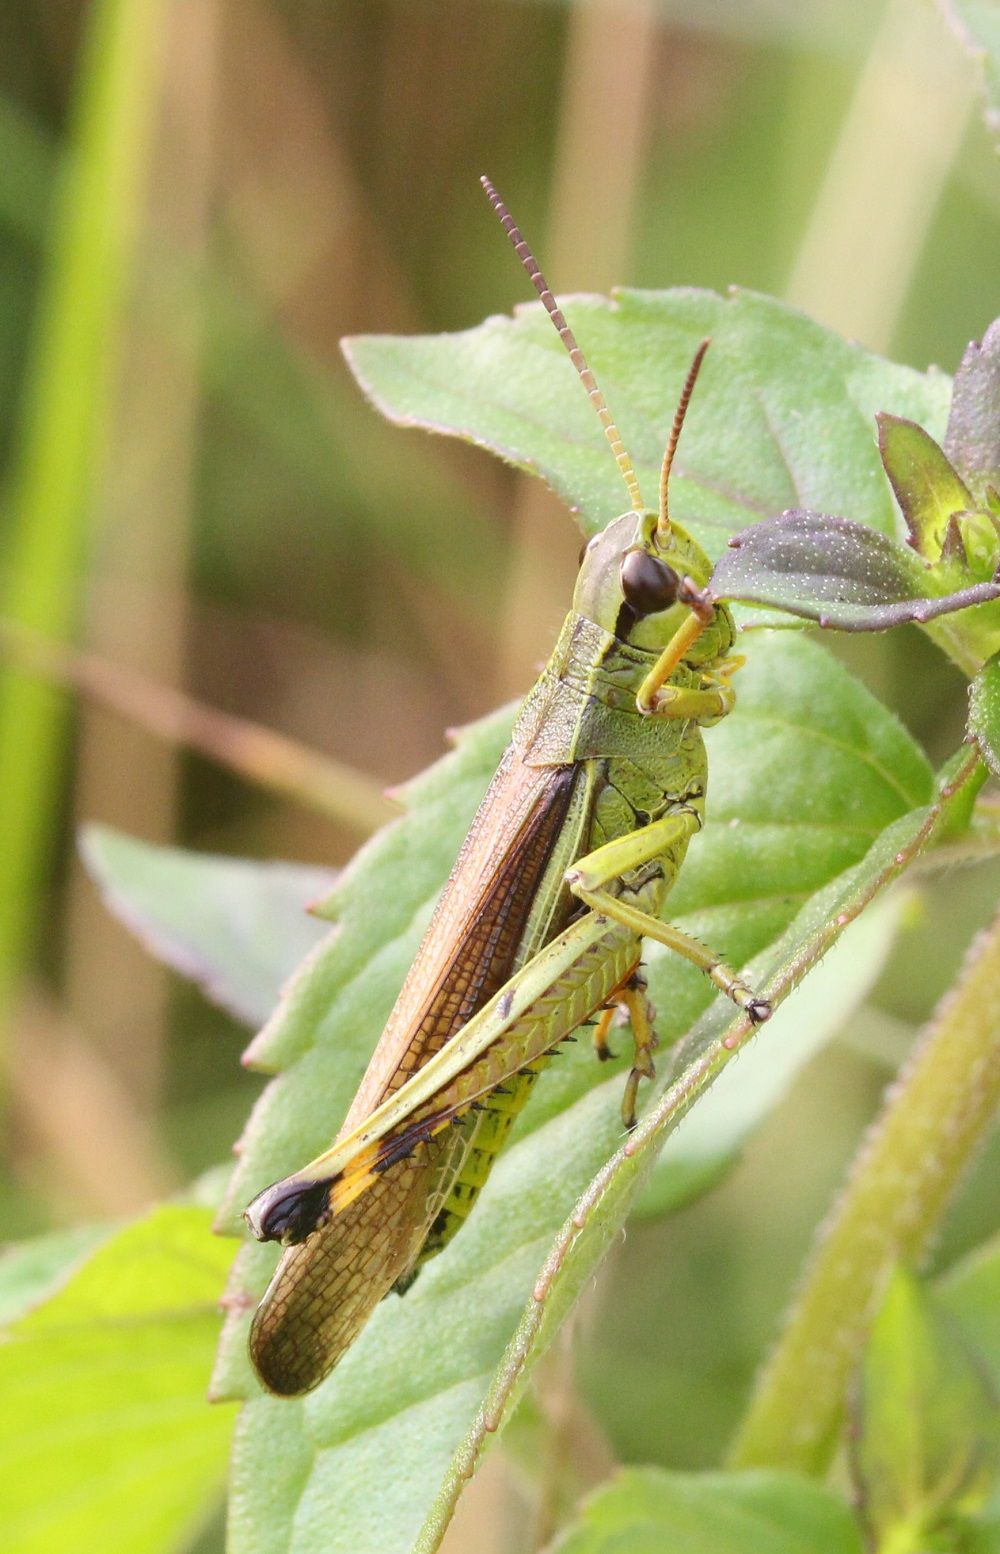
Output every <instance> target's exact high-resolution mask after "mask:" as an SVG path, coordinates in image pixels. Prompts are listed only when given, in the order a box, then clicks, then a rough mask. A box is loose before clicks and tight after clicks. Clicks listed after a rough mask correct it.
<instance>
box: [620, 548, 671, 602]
mask: <svg viewBox="0 0 1000 1554" xmlns="http://www.w3.org/2000/svg"><path fill="white" fill-rule="evenodd" d="M621 584H622V593H623V594H624V595H625V602H626V603H627V604H629V605H631V607H632V609H633V610H634V611H635V613H636V614H637V615H655V614H656V612H657V610H666V609H669V607H670V605H672V604H676V603H677V591H678V589H679V588H680V586H681V580H680V578H679V577H678V576H677V573H676V572H675V571H674V569H673V567H668V566H667V564H666V562H665V561H658V560H657V559H656V557H655V556H650V555H649V554H648V553H647V552H646V551H644V550H631V551H629V553H628V555H627V556H626V557H625V559H624V560H623V562H622V568H621Z"/></svg>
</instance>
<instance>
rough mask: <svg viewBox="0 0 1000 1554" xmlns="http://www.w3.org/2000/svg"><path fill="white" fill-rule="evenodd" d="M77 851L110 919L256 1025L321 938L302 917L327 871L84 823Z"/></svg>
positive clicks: (323, 887) (318, 926) (324, 890)
mask: <svg viewBox="0 0 1000 1554" xmlns="http://www.w3.org/2000/svg"><path fill="white" fill-rule="evenodd" d="M80 850H81V852H82V854H83V859H84V862H85V863H86V865H87V867H88V869H89V871H90V873H91V875H92V877H93V879H94V880H95V882H96V884H97V885H98V887H99V889H100V890H101V892H102V894H103V896H104V899H105V901H106V903H107V905H108V906H109V908H110V909H111V911H112V912H114V913H115V915H116V916H117V917H118V918H120V919H121V921H122V922H123V923H124V924H125V925H126V927H128V928H130V929H131V930H132V931H133V933H135V934H136V935H137V936H138V938H140V939H141V940H142V941H143V943H144V944H145V945H146V946H147V947H148V948H149V950H150V951H151V952H152V954H154V955H155V956H156V957H157V958H158V959H159V960H162V961H163V962H164V963H165V964H166V965H168V966H172V967H173V968H174V970H175V971H179V972H180V973H181V975H182V976H186V977H190V978H191V980H192V981H194V982H197V983H198V985H199V986H200V987H201V988H202V989H203V990H204V992H205V993H206V995H207V996H208V997H209V998H211V999H213V1000H214V1001H215V1002H216V1003H219V1004H221V1005H222V1006H223V1008H225V1009H228V1010H229V1011H230V1013H232V1014H234V1015H235V1016H236V1018H237V1019H238V1020H242V1021H244V1022H245V1023H246V1024H247V1025H250V1026H253V1027H254V1028H256V1027H257V1026H259V1025H262V1024H263V1022H264V1021H265V1020H266V1019H267V1017H268V1015H269V1014H270V1013H271V1011H272V1010H273V1008H274V1006H275V1004H276V1003H277V1001H278V998H279V997H280V994H281V990H282V988H283V987H284V985H285V983H286V982H287V980H288V978H289V977H290V976H291V974H292V972H293V971H294V970H295V968H296V967H297V966H298V965H299V964H300V962H301V961H302V960H303V959H304V957H305V956H306V955H307V954H308V953H309V951H310V950H312V949H313V948H314V946H315V945H316V944H318V943H319V941H320V939H321V938H322V937H323V935H324V934H325V933H327V932H328V930H327V928H326V927H325V925H324V924H322V923H318V922H317V921H316V919H315V918H313V917H310V916H309V915H308V913H307V911H306V908H307V906H308V905H309V903H310V902H312V901H314V900H316V898H317V897H321V896H325V895H327V894H328V893H329V891H330V889H331V887H332V885H333V882H334V879H335V875H334V873H333V871H332V870H330V869H320V868H309V867H306V866H304V865H302V864H294V863H254V862H251V861H250V860H249V859H245V858H220V857H212V856H211V855H208V854H197V853H189V852H183V851H181V850H180V849H178V848H176V847H155V846H152V845H151V844H150V843H149V842H139V841H136V840H135V839H134V838H132V837H129V836H123V835H122V833H121V832H119V831H113V830H112V829H111V828H110V827H108V826H87V827H86V828H85V829H84V831H83V833H82V836H81V840H80Z"/></svg>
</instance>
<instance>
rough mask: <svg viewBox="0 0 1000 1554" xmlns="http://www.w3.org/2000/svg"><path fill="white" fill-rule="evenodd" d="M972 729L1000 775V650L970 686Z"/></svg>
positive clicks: (984, 752)
mask: <svg viewBox="0 0 1000 1554" xmlns="http://www.w3.org/2000/svg"><path fill="white" fill-rule="evenodd" d="M969 733H970V734H971V735H972V737H973V739H974V740H975V742H976V745H977V747H978V749H979V753H980V755H981V756H982V758H983V760H984V761H985V762H986V764H987V766H988V767H989V769H990V771H991V772H992V773H993V775H994V777H1000V653H997V654H996V655H995V656H994V657H993V658H991V659H990V661H989V663H988V664H984V665H983V667H982V669H980V671H979V673H978V674H977V675H976V677H975V679H974V680H973V682H972V684H971V686H970V687H969Z"/></svg>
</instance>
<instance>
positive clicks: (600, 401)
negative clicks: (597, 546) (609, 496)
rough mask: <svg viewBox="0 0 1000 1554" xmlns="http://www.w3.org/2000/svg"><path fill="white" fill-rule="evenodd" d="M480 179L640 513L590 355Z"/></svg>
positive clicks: (638, 496) (503, 209)
mask: <svg viewBox="0 0 1000 1554" xmlns="http://www.w3.org/2000/svg"><path fill="white" fill-rule="evenodd" d="M479 182H480V183H481V184H482V186H483V188H484V189H485V190H486V193H487V196H488V198H489V202H490V204H491V205H492V206H493V209H494V210H495V211H496V213H497V215H498V216H499V217H500V225H501V226H502V227H503V229H504V231H505V232H506V234H507V236H508V237H509V238H510V240H511V242H512V243H513V245H514V252H515V253H516V254H517V257H518V258H519V259H520V261H521V263H522V264H523V265H524V268H525V269H526V270H527V272H528V276H529V278H530V280H531V283H532V285H533V286H534V288H535V290H536V291H537V293H538V295H539V297H540V298H541V299H542V302H543V304H544V306H545V309H546V311H547V313H548V315H549V317H550V318H551V320H552V322H553V323H554V324H555V326H556V329H557V330H558V331H559V338H560V340H561V341H562V343H563V345H564V346H565V347H566V349H567V351H568V352H569V359H570V361H571V362H572V363H573V366H574V367H575V368H576V370H577V372H578V373H579V374H580V378H581V379H582V381H583V386H584V388H585V389H586V390H587V393H588V395H589V397H590V403H591V404H592V405H593V407H594V409H595V410H596V411H597V414H598V416H599V417H600V422H601V425H602V426H603V427H604V435H605V437H606V438H607V439H608V442H609V443H610V444H611V452H612V453H613V454H614V456H615V459H616V461H617V464H618V468H619V469H620V470H621V473H622V479H623V480H624V482H625V484H626V486H627V487H628V494H629V500H630V501H631V503H632V507H633V509H634V511H635V512H637V513H641V512H645V506H644V503H643V500H642V496H641V494H640V492H639V482H638V480H637V479H636V475H635V470H634V469H633V468H632V460H631V459H630V458H629V456H628V454H627V453H626V451H625V444H624V443H623V442H622V439H621V433H620V432H619V430H618V428H617V426H616V425H615V423H614V419H613V417H612V415H611V411H610V410H609V409H608V406H607V401H606V400H605V398H604V395H603V394H602V393H601V391H600V389H599V388H598V386H597V379H596V378H595V377H594V374H593V373H592V372H591V370H590V368H589V367H588V365H587V358H586V357H585V356H584V354H583V352H582V351H581V349H580V347H579V346H578V345H577V343H576V336H575V335H574V334H573V331H572V329H570V327H569V325H568V324H567V322H566V319H565V317H564V316H563V312H562V309H561V308H560V306H559V304H558V303H557V302H556V299H555V297H554V296H553V295H552V292H551V291H550V289H549V284H548V282H547V281H546V279H545V276H544V275H543V274H542V272H541V270H540V269H539V268H538V262H537V260H536V259H535V256H534V254H533V253H532V252H531V249H530V248H529V247H528V245H527V243H526V242H525V241H524V238H523V237H522V236H521V232H520V230H519V228H518V227H516V226H515V225H514V218H513V217H512V216H511V214H510V211H509V210H508V209H507V207H506V205H505V204H504V202H503V200H502V199H501V198H500V196H499V194H498V193H497V191H496V190H495V189H494V187H493V185H492V184H491V183H490V180H489V179H488V178H485V177H484V178H480V180H479ZM677 429H678V431H679V430H680V428H679V427H678V428H677Z"/></svg>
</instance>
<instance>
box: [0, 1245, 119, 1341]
mask: <svg viewBox="0 0 1000 1554" xmlns="http://www.w3.org/2000/svg"><path fill="white" fill-rule="evenodd" d="M112 1234H113V1227H112V1226H107V1225H97V1226H95V1225H74V1226H73V1227H72V1229H68V1230H53V1231H52V1232H51V1233H50V1234H49V1235H47V1236H35V1237H33V1238H32V1240H30V1241H21V1242H18V1243H16V1244H14V1245H12V1246H5V1247H4V1248H3V1250H2V1251H0V1327H9V1326H10V1324H11V1323H12V1322H14V1321H15V1320H16V1319H17V1318H18V1317H20V1316H22V1315H23V1314H24V1312H25V1311H27V1310H28V1308H29V1307H30V1306H34V1305H36V1304H37V1303H38V1301H40V1300H42V1299H43V1298H44V1297H45V1296H46V1295H48V1294H49V1293H50V1292H51V1290H52V1289H53V1287H54V1286H55V1285H57V1284H58V1283H59V1282H60V1281H61V1280H62V1279H63V1278H64V1277H65V1276H66V1275H67V1274H68V1273H69V1272H70V1270H71V1269H73V1268H75V1267H76V1265H77V1263H79V1262H80V1260H81V1259H82V1258H83V1257H85V1256H86V1255H87V1253H88V1252H91V1251H92V1250H93V1249H94V1247H95V1246H97V1245H98V1244H99V1243H100V1242H101V1241H104V1240H107V1238H108V1237H109V1236H110V1235H112Z"/></svg>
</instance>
